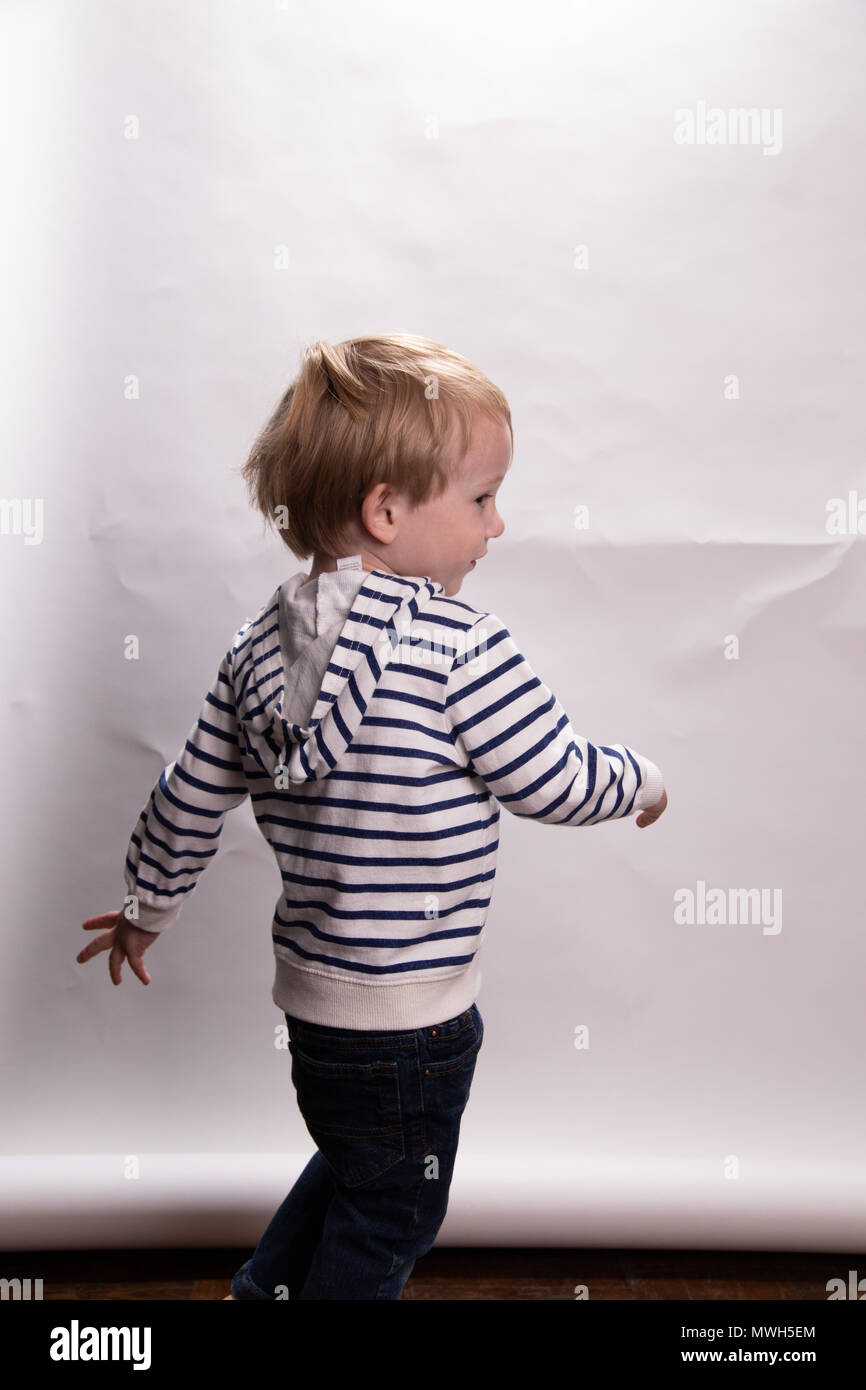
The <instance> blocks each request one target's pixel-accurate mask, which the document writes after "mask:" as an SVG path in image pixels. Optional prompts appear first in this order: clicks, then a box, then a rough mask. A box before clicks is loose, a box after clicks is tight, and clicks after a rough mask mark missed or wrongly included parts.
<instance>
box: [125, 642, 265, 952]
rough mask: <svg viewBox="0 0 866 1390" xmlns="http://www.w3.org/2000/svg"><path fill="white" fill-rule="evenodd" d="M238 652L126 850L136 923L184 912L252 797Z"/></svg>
mask: <svg viewBox="0 0 866 1390" xmlns="http://www.w3.org/2000/svg"><path fill="white" fill-rule="evenodd" d="M231 658H232V653H231V651H229V652H227V653H226V655H225V656H224V658H223V660H222V662H221V664H220V667H219V670H218V672H217V675H216V678H215V680H214V682H213V684H212V686H211V688H210V690H209V691H208V693H207V695H206V696H205V699H204V702H203V704H202V707H201V711H200V713H199V716H198V718H197V720H196V722H195V723H194V724H193V726H192V728H191V729H190V731H189V734H188V736H187V739H186V743H185V744H184V746H183V748H182V750H181V751H180V752H179V753H178V756H177V758H176V759H175V761H174V762H173V763H169V765H168V767H166V768H164V769H163V771H162V772H161V773H160V776H159V780H158V781H157V783H156V785H155V786H154V788H153V790H152V792H151V794H150V798H149V800H148V802H147V805H146V806H145V808H144V810H143V811H142V812H141V815H140V816H139V818H138V821H137V823H136V826H135V829H134V830H133V832H132V838H131V840H130V842H129V848H128V850H127V854H126V869H125V874H124V881H125V885H126V893H127V895H133V896H134V897H135V898H137V900H138V915H137V916H133V915H132V914H131V912H129V910H128V915H129V919H130V921H132V922H133V923H134V924H135V925H136V926H139V927H142V928H143V929H144V930H145V931H153V932H159V931H165V929H166V927H170V926H171V925H172V923H173V922H174V921H176V919H177V918H178V916H179V915H180V912H181V909H182V908H183V905H184V903H185V902H186V901H187V899H188V897H189V895H190V893H192V892H193V890H194V888H195V886H196V883H197V882H198V878H199V875H200V874H201V872H202V870H203V869H206V868H207V866H208V864H209V863H210V861H211V860H212V859H213V857H214V855H215V854H216V852H217V849H218V848H219V838H220V835H221V833H222V828H223V825H224V823H225V818H226V814H227V812H228V811H230V810H231V809H232V807H233V806H238V805H240V803H241V802H242V801H243V800H244V798H245V797H246V796H248V795H249V787H248V786H247V784H246V781H245V779H244V775H243V767H242V764H241V758H240V745H239V736H238V724H237V711H236V706H235V694H234V687H233V682H232V666H231Z"/></svg>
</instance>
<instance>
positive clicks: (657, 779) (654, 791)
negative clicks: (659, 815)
mask: <svg viewBox="0 0 866 1390" xmlns="http://www.w3.org/2000/svg"><path fill="white" fill-rule="evenodd" d="M643 765H644V770H645V772H646V777H645V780H644V784H643V786H642V787H641V789H640V791H639V792H638V794H637V796H636V797H635V799H634V807H633V808H632V809H633V811H634V813H635V814H637V813H638V812H640V811H646V810H648V808H649V807H650V806H655V804H656V802H657V801H659V800H661V794H662V792H663V791H664V789H665V779H664V773H663V772H662V770H661V768H659V767H656V765H655V763H651V762H650V760H649V758H644V759H643Z"/></svg>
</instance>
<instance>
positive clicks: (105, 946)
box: [75, 908, 159, 985]
mask: <svg viewBox="0 0 866 1390" xmlns="http://www.w3.org/2000/svg"><path fill="white" fill-rule="evenodd" d="M81 925H82V926H83V928H84V930H85V931H96V930H98V929H99V928H100V927H106V928H107V930H106V931H103V933H102V936H97V937H96V939H95V940H93V941H91V942H90V943H89V944H88V945H87V946H85V947H84V950H83V951H79V952H78V955H77V956H76V957H75V959H76V960H77V961H81V962H82V964H83V963H84V961H86V960H90V957H91V956H95V955H96V954H97V953H98V952H99V951H108V950H110V951H111V955H110V956H109V957H108V973H109V975H110V976H111V978H112V980H113V981H114V983H115V984H116V985H119V984H120V967H121V965H122V964H123V962H124V959H126V960H128V961H129V965H130V969H131V970H132V972H133V974H134V975H137V976H138V978H139V979H140V980H141V983H142V984H143V985H149V984H150V976H149V975H148V973H147V971H146V970H145V968H144V962H143V960H142V956H143V955H144V952H145V951H146V950H147V948H148V946H150V945H151V943H152V942H154V941H155V940H156V938H157V937H158V936H159V932H158V931H144V929H143V928H142V927H136V926H135V925H134V924H133V923H132V922H130V921H129V920H128V919H127V918H126V917H124V915H123V909H122V908H121V910H120V912H103V913H101V914H100V915H99V916H98V917H88V919H87V921H86V922H82V924H81Z"/></svg>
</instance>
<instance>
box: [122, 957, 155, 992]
mask: <svg viewBox="0 0 866 1390" xmlns="http://www.w3.org/2000/svg"><path fill="white" fill-rule="evenodd" d="M127 960H128V961H129V968H130V970H131V971H132V973H133V974H134V975H137V976H138V978H139V979H140V980H141V983H142V984H143V985H149V984H150V976H149V975H148V973H147V971H146V970H145V968H144V960H143V958H142V957H141V956H127Z"/></svg>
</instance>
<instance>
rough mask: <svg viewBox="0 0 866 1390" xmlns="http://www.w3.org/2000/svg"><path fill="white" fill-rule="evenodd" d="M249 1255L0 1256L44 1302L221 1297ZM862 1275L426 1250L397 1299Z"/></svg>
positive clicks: (654, 1256) (722, 1288)
mask: <svg viewBox="0 0 866 1390" xmlns="http://www.w3.org/2000/svg"><path fill="white" fill-rule="evenodd" d="M251 1253H252V1251H251V1250H248V1249H244V1250H129V1251H114V1250H108V1251H105V1250H100V1251H93V1252H88V1251H79V1250H74V1251H26V1252H21V1253H17V1254H16V1253H10V1252H4V1254H3V1256H2V1265H3V1273H4V1275H5V1277H6V1278H7V1279H9V1278H15V1277H16V1276H17V1277H19V1278H32V1279H36V1278H41V1279H42V1280H43V1297H44V1298H45V1299H74V1300H76V1301H88V1300H110V1299H119V1300H130V1299H131V1300H153V1299H174V1300H178V1299H180V1300H186V1299H208V1300H211V1299H213V1300H215V1299H221V1298H223V1297H224V1296H225V1295H226V1294H227V1293H228V1292H229V1281H230V1279H231V1276H232V1274H233V1273H234V1271H235V1270H236V1269H237V1268H238V1267H239V1266H240V1265H241V1264H243V1262H244V1261H245V1260H246V1259H248V1258H249V1256H250V1254H251ZM850 1269H859V1270H860V1271H861V1272H864V1271H866V1256H864V1255H852V1254H841V1255H837V1254H832V1253H829V1254H820V1255H813V1254H804V1255H800V1254H789V1253H787V1252H777V1253H773V1252H767V1253H764V1252H752V1251H748V1252H745V1253H741V1252H736V1251H735V1252H731V1251H727V1250H724V1251H706V1250H700V1251H671V1250H661V1251H652V1250H647V1251H642V1250H559V1249H556V1250H553V1249H537V1250H515V1249H484V1250H473V1249H458V1248H454V1247H450V1246H446V1247H443V1248H442V1249H438V1250H437V1249H434V1250H431V1251H430V1253H429V1254H428V1255H425V1256H424V1258H423V1259H422V1260H419V1261H418V1262H417V1264H416V1265H415V1269H414V1272H413V1274H412V1276H411V1278H410V1279H409V1282H408V1284H407V1285H406V1288H405V1289H404V1292H403V1297H404V1298H406V1299H409V1298H414V1299H446V1300H448V1299H460V1300H466V1299H498V1300H502V1299H523V1300H526V1299H530V1300H539V1299H542V1300H549V1299H558V1300H565V1299H567V1300H569V1301H572V1300H573V1299H574V1297H575V1292H574V1290H575V1286H576V1285H586V1286H587V1288H588V1291H589V1298H590V1300H593V1299H595V1300H603V1301H612V1300H621V1299H641V1300H658V1299H693V1300H696V1301H700V1300H712V1299H743V1300H755V1299H769V1300H774V1301H775V1300H783V1299H815V1300H821V1301H825V1302H826V1299H827V1287H826V1286H827V1281H828V1279H839V1278H841V1279H847V1277H848V1271H849V1270H850Z"/></svg>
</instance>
